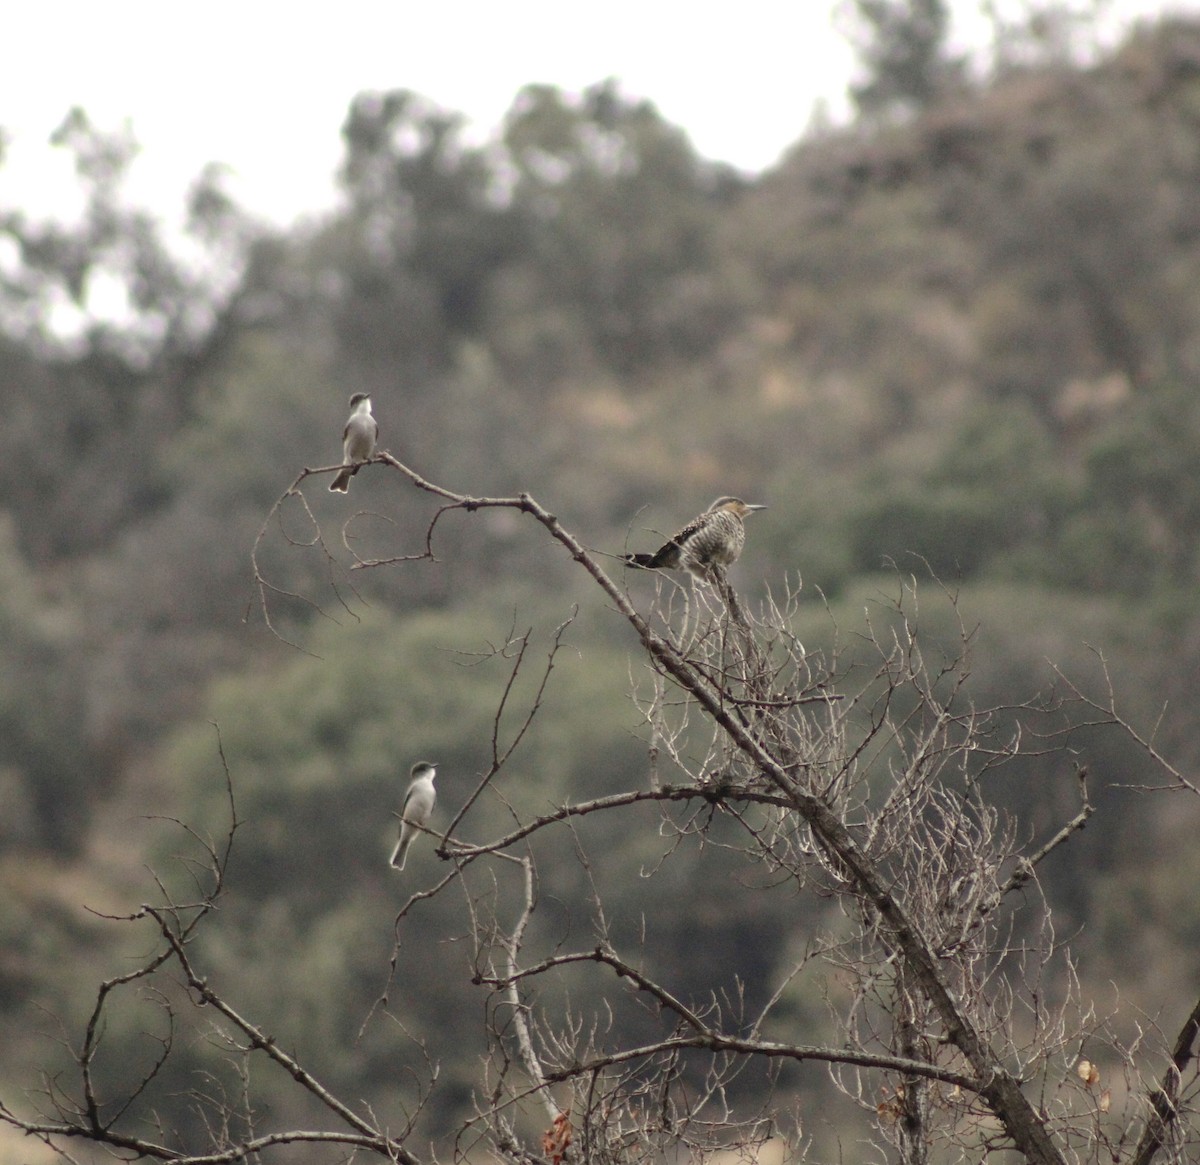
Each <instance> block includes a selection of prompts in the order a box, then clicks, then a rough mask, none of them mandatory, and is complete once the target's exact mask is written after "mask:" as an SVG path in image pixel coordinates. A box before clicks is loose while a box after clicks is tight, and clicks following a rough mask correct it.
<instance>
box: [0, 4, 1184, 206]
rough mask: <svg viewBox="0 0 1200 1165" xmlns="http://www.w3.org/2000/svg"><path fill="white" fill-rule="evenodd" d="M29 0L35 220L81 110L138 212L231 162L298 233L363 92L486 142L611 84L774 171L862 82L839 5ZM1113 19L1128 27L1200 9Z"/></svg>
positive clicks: (328, 184)
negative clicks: (533, 96) (101, 136)
mask: <svg viewBox="0 0 1200 1165" xmlns="http://www.w3.org/2000/svg"><path fill="white" fill-rule="evenodd" d="M1008 2H1009V5H1010V7H1011V5H1012V4H1014V3H1016V4H1019V3H1021V0H1008ZM1076 2H1078V0H1076ZM15 4H19V5H20V7H19V8H15ZM15 4H14V9H13V10H10V11H7V12H6V14H5V21H4V24H5V36H4V42H5V43H4V45H3V47H2V48H0V127H3V128H4V130H5V131H6V132H7V134H8V136H9V138H10V146H9V150H8V161H7V162H6V164H5V165H4V167H3V169H0V205H4V206H9V207H11V206H14V205H15V206H21V207H23V208H25V209H26V210H28V211H29V212H31V213H32V214H33V215H34V216H35V217H40V216H41V214H43V213H54V214H57V213H63V211H62V210H60V208H62V207H69V206H70V205H71V195H72V193H73V190H74V183H73V180H72V177H71V171H70V168H69V166H67V165H66V163H65V160H64V159H63V158H62V157H61V151H54V150H52V149H51V148H50V147H49V146H48V145H47V138H48V137H49V135H50V133H51V131H52V130H53V129H54V128H55V126H56V125H58V123H59V122H60V121H61V120H62V117H63V115H64V114H65V113H66V111H67V109H68V108H69V107H70V106H71V105H76V104H77V105H81V106H83V108H84V109H85V110H87V112H88V114H89V115H90V116H91V118H92V120H93V121H94V122H95V123H97V124H98V125H100V126H101V127H102V128H114V127H117V126H119V125H120V124H122V123H123V122H124V121H125V120H126V119H128V120H129V122H130V123H131V125H132V128H133V132H134V134H135V136H136V137H137V139H138V141H139V142H140V143H141V145H142V154H141V156H140V158H139V160H138V162H137V164H136V167H135V170H134V181H133V182H132V183H131V187H130V196H131V198H132V199H133V200H135V201H137V202H139V203H140V204H142V205H148V206H151V207H152V208H154V209H156V210H158V211H160V212H161V213H163V214H164V215H166V216H173V215H174V214H175V213H176V212H177V211H178V209H179V208H180V206H181V205H182V201H183V195H184V191H185V190H186V188H187V186H188V184H189V182H190V181H191V180H192V179H193V178H194V177H195V176H196V174H198V173H199V171H200V169H201V168H202V167H203V166H204V165H205V163H207V162H210V161H218V162H223V163H226V164H227V165H228V166H229V167H230V168H231V170H232V172H233V173H232V178H231V180H230V183H229V188H230V190H231V192H232V193H233V194H234V195H235V197H236V198H238V200H239V201H240V202H242V203H243V205H245V206H247V207H248V208H249V209H251V210H252V211H254V212H256V213H259V214H262V215H265V216H268V217H270V218H272V219H274V220H275V221H278V222H289V221H291V220H292V219H294V218H295V217H297V216H299V215H302V214H304V213H307V212H312V211H319V210H322V209H324V208H326V207H328V206H329V205H330V204H331V202H332V200H333V198H334V187H333V172H334V170H335V168H336V166H337V163H338V160H339V157H340V141H339V136H338V131H339V128H340V126H341V123H342V120H343V118H344V116H345V112H346V109H347V107H348V105H349V102H350V100H351V98H352V97H353V96H354V94H356V93H357V92H359V91H361V90H363V89H391V88H409V89H415V90H416V91H418V92H420V93H423V94H424V95H425V96H427V97H429V98H431V99H433V100H434V101H435V102H437V103H438V104H439V105H442V106H443V107H445V108H447V109H452V110H457V111H461V112H463V113H465V114H467V115H468V116H469V117H470V118H471V119H472V120H473V121H474V122H475V123H477V124H478V126H479V127H480V133H481V135H482V134H484V133H486V132H487V131H489V130H490V129H492V128H493V127H495V126H496V125H497V124H498V122H499V121H500V118H501V117H502V115H503V114H504V112H505V111H506V110H507V109H508V107H509V105H510V104H511V102H512V99H513V97H514V96H515V94H516V92H517V91H518V90H519V89H520V88H521V87H522V86H523V85H525V84H527V83H529V82H535V81H536V82H549V83H552V84H556V85H559V86H562V87H563V88H565V89H569V90H578V89H581V88H583V87H585V86H587V85H589V84H591V83H593V82H595V81H598V80H601V79H603V78H605V77H608V76H616V77H618V78H620V80H621V82H622V84H623V86H624V88H625V89H626V91H627V92H630V93H632V94H635V95H637V96H639V97H648V98H650V99H651V100H652V101H654V102H655V104H656V105H657V106H658V108H659V109H660V110H661V112H662V113H663V115H664V116H665V117H666V118H667V119H668V120H670V121H672V122H674V123H676V124H678V125H681V126H683V127H684V128H685V129H686V130H687V131H688V132H689V134H690V135H691V137H692V140H693V142H694V143H695V145H696V147H697V149H699V150H700V152H701V153H703V154H705V155H706V156H708V157H712V158H718V159H722V160H724V161H729V162H732V163H734V164H735V165H737V166H739V167H742V168H743V169H747V170H759V169H762V168H763V167H766V166H769V165H770V164H771V163H772V162H774V161H775V159H776V158H777V157H778V156H779V154H780V153H781V152H782V151H783V150H784V149H786V148H787V147H788V146H789V145H790V144H792V143H793V142H794V141H795V140H796V139H797V138H799V137H800V135H801V134H802V133H803V131H804V128H805V126H806V125H807V124H808V122H809V119H810V117H811V114H812V111H813V108H814V104H815V103H816V102H817V101H819V100H825V101H827V102H828V103H829V104H830V105H831V107H832V108H833V109H834V110H835V111H836V110H837V109H838V108H839V107H844V103H845V91H846V85H847V82H848V80H849V78H850V76H851V73H852V70H853V59H852V55H851V53H850V50H849V49H848V47H847V46H846V44H845V41H844V39H843V37H842V36H841V35H840V34H839V33H838V31H837V30H836V28H835V27H834V23H833V20H832V11H833V9H834V8H835V7H836V5H835V3H834V2H833V0H738V2H736V3H732V4H730V3H725V4H721V5H716V4H713V5H703V4H699V3H696V0H688V2H687V3H683V2H680V0H605V2H604V3H602V4H592V5H582V4H575V3H571V0H507V2H505V0H492V2H490V3H484V2H478V0H458V2H453V0H451V2H449V3H446V2H439V0H419V2H410V0H393V2H385V0H341V2H339V3H335V4H331V3H313V4H303V3H300V2H298V0H289V2H287V3H281V2H277V0H206V2H205V3H203V4H197V3H184V2H181V0H109V2H108V3H103V4H102V3H97V2H96V0H58V2H56V0H15ZM1110 4H1111V6H1112V7H1114V8H1116V9H1118V10H1119V12H1120V14H1121V15H1122V16H1129V15H1132V14H1136V13H1146V12H1159V11H1163V10H1165V9H1167V8H1171V9H1172V10H1180V9H1183V10H1188V11H1197V8H1198V6H1197V4H1196V3H1187V2H1182V3H1181V2H1178V0H1176V2H1175V3H1170V4H1169V3H1167V2H1166V0H1110ZM961 7H962V9H963V11H964V12H965V11H968V10H969V11H976V10H977V9H978V7H979V5H978V3H977V2H976V0H961Z"/></svg>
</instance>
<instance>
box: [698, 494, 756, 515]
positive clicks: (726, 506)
mask: <svg viewBox="0 0 1200 1165" xmlns="http://www.w3.org/2000/svg"><path fill="white" fill-rule="evenodd" d="M766 508H767V507H766V506H757V505H752V504H751V503H750V502H744V501H742V499H741V498H729V497H726V498H717V500H716V501H715V502H713V504H712V505H711V506H709V507H708V510H709V513H712V512H713V511H714V510H728V511H729V512H730V513H731V514H736V515H737V516H738V517H739V518H748V517H749V516H750V515H751V514H753V513H754V512H755V511H756V510H765V509H766Z"/></svg>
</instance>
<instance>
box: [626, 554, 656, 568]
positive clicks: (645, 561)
mask: <svg viewBox="0 0 1200 1165" xmlns="http://www.w3.org/2000/svg"><path fill="white" fill-rule="evenodd" d="M625 561H626V563H627V564H628V565H629V566H636V567H637V568H638V569H639V570H653V569H654V568H655V567H658V566H662V563H661V562H659V561H658V554H627V555H625Z"/></svg>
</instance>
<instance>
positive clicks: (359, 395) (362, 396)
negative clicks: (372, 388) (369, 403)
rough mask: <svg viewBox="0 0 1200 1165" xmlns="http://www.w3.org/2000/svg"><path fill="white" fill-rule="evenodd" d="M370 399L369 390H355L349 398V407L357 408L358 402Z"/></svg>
mask: <svg viewBox="0 0 1200 1165" xmlns="http://www.w3.org/2000/svg"><path fill="white" fill-rule="evenodd" d="M370 399H371V394H370V393H369V392H356V393H355V394H354V395H353V396H352V397H351V398H350V407H351V408H352V409H356V408H358V406H359V405H360V404H362V402H363V401H365V400H370Z"/></svg>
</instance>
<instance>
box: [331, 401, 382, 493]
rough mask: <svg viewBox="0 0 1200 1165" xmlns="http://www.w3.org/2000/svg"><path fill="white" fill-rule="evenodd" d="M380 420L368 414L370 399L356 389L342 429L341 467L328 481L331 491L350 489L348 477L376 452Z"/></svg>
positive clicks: (341, 491) (340, 491)
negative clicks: (335, 475) (348, 416)
mask: <svg viewBox="0 0 1200 1165" xmlns="http://www.w3.org/2000/svg"><path fill="white" fill-rule="evenodd" d="M378 437H379V423H378V422H377V421H376V420H375V418H374V417H373V416H371V398H370V397H369V396H368V395H367V394H366V393H365V392H356V393H355V394H354V395H353V396H352V397H351V398H350V419H349V420H348V421H347V422H346V428H345V429H344V430H343V432H342V464H343V466H344V467H345V468H343V469H342V470H341V471H340V472H339V473H338V475H337V477H335V478H334V479H333V481H331V482H330V483H329V489H330V492H331V493H338V494H344V493H347V492H349V490H350V479H351V478H352V477H353V476H354V475H355V474H356V473H357V472H358V471H359V469H361V468H362V463H363V462H364V461H369V460H370V459H371V458H372V457H373V456H374V455H375V441H376V439H377V438H378Z"/></svg>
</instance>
